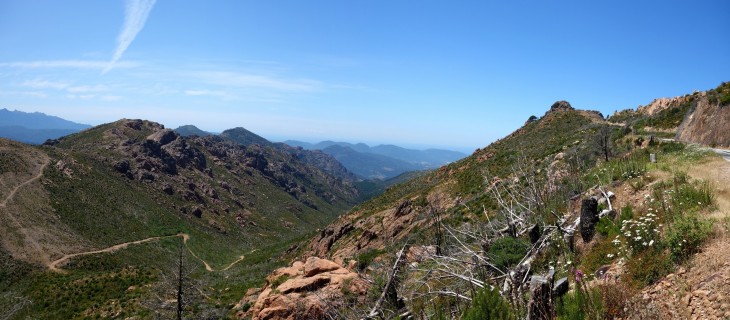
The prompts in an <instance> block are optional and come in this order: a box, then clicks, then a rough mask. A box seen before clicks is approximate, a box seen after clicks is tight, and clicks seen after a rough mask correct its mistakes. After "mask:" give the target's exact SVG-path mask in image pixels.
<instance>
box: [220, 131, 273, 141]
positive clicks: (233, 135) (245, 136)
mask: <svg viewBox="0 0 730 320" xmlns="http://www.w3.org/2000/svg"><path fill="white" fill-rule="evenodd" d="M219 136H220V137H221V138H223V139H227V140H230V141H233V142H236V143H239V144H241V145H244V146H249V145H252V144H258V145H260V146H273V143H271V141H269V140H266V139H265V138H263V137H261V136H259V135H257V134H255V133H253V132H251V131H248V130H246V129H244V128H241V127H238V128H233V129H228V130H225V131H223V132H222V133H221V134H220V135H219Z"/></svg>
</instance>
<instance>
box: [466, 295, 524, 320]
mask: <svg viewBox="0 0 730 320" xmlns="http://www.w3.org/2000/svg"><path fill="white" fill-rule="evenodd" d="M461 319H463V320H485V319H516V317H515V316H514V314H513V312H512V308H511V307H510V305H509V303H507V301H506V300H505V299H504V298H502V296H501V295H499V292H497V290H496V289H494V290H493V289H489V288H483V289H480V290H479V291H477V293H476V295H474V297H472V300H471V306H469V309H466V311H464V314H463V315H462V317H461Z"/></svg>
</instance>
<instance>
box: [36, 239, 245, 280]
mask: <svg viewBox="0 0 730 320" xmlns="http://www.w3.org/2000/svg"><path fill="white" fill-rule="evenodd" d="M172 237H181V238H182V239H183V243H184V244H185V248H187V249H188V252H190V254H191V255H193V257H195V259H198V261H200V262H201V263H203V265H204V266H205V270H206V271H208V272H220V271H226V270H228V269H230V268H231V267H233V266H234V265H236V264H237V263H239V262H241V261H243V259H244V258H245V256H239V257H238V259H236V260H235V261H233V262H231V263H230V264H229V265H228V266H226V267H225V268H222V269H219V270H215V269H213V268H212V267H211V266H210V265H209V264H208V262H207V261H205V260H203V259H202V258H201V257H199V256H198V255H197V254H196V253H195V252H193V250H192V249H190V247H189V246H188V240H190V235H189V234H187V233H178V234H173V235H168V236H158V237H150V238H146V239H141V240H136V241H129V242H123V243H120V244H115V245H113V246H111V247H108V248H104V249H99V250H91V251H84V252H78V253H72V254H67V255H65V256H63V257H61V258H60V259H57V260H55V261H52V262H49V263H47V264H46V266H48V269H50V270H51V271H55V272H64V270H63V269H61V268H60V267H59V265H62V264H63V263H65V262H67V261H69V260H70V259H72V258H75V257H79V256H85V255H91V254H99V253H108V252H114V251H117V250H121V249H125V248H127V247H128V246H129V245H130V244H141V243H145V242H150V241H155V240H160V239H165V238H172Z"/></svg>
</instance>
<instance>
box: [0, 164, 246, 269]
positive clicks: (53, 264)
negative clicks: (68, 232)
mask: <svg viewBox="0 0 730 320" xmlns="http://www.w3.org/2000/svg"><path fill="white" fill-rule="evenodd" d="M43 158H44V160H43V161H44V162H43V164H42V165H41V167H40V169H38V174H36V175H35V176H33V177H31V178H30V179H28V180H26V181H23V182H22V183H20V184H19V185H17V186H15V188H13V190H11V191H10V193H9V194H8V195H7V196H6V197H5V199H3V201H2V202H0V208H4V209H7V204H8V202H10V201H11V200H12V199H13V198H14V197H15V195H16V194H17V193H18V191H19V190H20V189H21V188H23V187H24V186H26V185H28V184H31V183H33V182H34V181H36V180H38V179H40V178H41V177H43V171H45V169H46V167H47V166H48V164H50V162H51V159H50V158H48V157H47V156H45V155H44V156H43ZM5 211H6V216H7V217H8V218H9V219H10V221H11V222H12V223H13V224H14V225H15V226H16V227H17V230H18V232H20V233H21V234H22V235H23V238H24V241H26V242H27V243H28V244H29V245H30V247H32V250H33V251H34V252H36V254H37V256H38V257H40V259H41V261H42V262H43V263H44V264H45V265H46V266H47V267H48V269H50V270H51V271H55V272H64V271H63V269H61V268H60V267H59V266H60V265H63V264H64V263H66V262H67V261H69V260H70V259H72V258H75V257H79V256H85V255H91V254H99V253H106V252H114V251H117V250H120V249H125V248H127V247H128V246H129V245H133V244H141V243H145V242H150V241H155V240H160V239H164V238H171V237H182V239H183V243H184V244H185V247H186V248H187V249H188V252H190V254H192V255H193V257H195V258H196V259H198V260H199V261H200V262H201V263H203V265H204V266H205V270H207V271H208V272H218V271H226V270H228V269H230V268H231V267H233V266H234V265H236V264H237V263H239V262H241V261H243V259H244V256H239V257H238V259H236V260H235V261H233V262H231V263H230V264H229V265H228V266H226V267H225V268H222V269H220V270H215V269H213V268H212V267H211V266H210V264H208V262H207V261H205V260H203V258H201V257H200V256H198V255H197V254H196V253H195V252H194V251H193V250H192V249H190V247H189V246H188V240H189V239H190V235H188V234H187V233H179V234H174V235H168V236H157V237H150V238H146V239H141V240H136V241H129V242H124V243H120V244H116V245H113V246H111V247H108V248H104V249H99V250H91V251H84V252H78V253H72V254H67V255H64V256H63V257H61V258H59V259H56V260H54V261H49V256H48V254H46V253H45V252H44V250H43V248H42V246H41V245H40V243H38V241H37V240H36V239H35V238H34V237H33V236H32V235H31V234H30V233H29V232H27V231H26V228H25V227H23V225H22V224H21V223H20V221H18V219H17V218H16V217H15V216H14V215H13V214H12V212H10V210H5Z"/></svg>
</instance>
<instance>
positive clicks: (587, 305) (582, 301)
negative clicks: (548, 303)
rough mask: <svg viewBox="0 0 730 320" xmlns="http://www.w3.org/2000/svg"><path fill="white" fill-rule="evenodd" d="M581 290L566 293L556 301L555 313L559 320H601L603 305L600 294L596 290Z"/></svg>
mask: <svg viewBox="0 0 730 320" xmlns="http://www.w3.org/2000/svg"><path fill="white" fill-rule="evenodd" d="M584 288H585V287H582V288H576V289H575V290H573V291H571V292H568V293H567V294H565V295H564V296H562V297H560V298H558V299H557V303H556V304H555V307H556V308H555V311H556V313H557V315H558V317H557V318H558V319H560V320H573V319H574V320H584V319H601V314H602V310H603V305H602V303H601V299H600V295H601V292H600V291H598V289H597V288H593V289H591V290H590V291H586V290H585V289H584Z"/></svg>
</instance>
